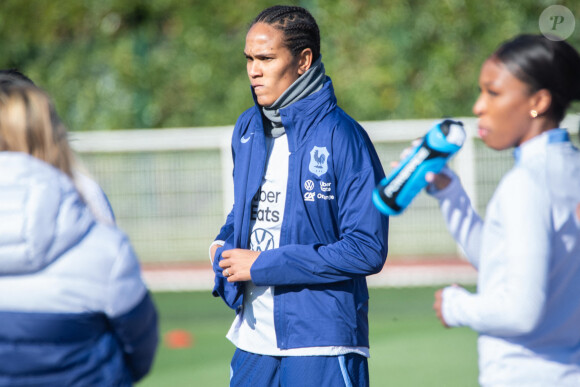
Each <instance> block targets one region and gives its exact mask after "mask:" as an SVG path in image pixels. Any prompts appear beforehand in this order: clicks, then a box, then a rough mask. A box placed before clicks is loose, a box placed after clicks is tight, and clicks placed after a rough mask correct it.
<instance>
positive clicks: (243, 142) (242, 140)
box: [240, 133, 254, 144]
mask: <svg viewBox="0 0 580 387" xmlns="http://www.w3.org/2000/svg"><path fill="white" fill-rule="evenodd" d="M252 134H254V133H250V134H248V137H242V138H241V139H240V141H241V143H242V144H245V143H247V142H248V141H250V138H251V137H252Z"/></svg>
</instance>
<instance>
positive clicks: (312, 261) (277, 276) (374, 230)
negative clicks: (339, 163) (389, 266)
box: [251, 168, 388, 286]
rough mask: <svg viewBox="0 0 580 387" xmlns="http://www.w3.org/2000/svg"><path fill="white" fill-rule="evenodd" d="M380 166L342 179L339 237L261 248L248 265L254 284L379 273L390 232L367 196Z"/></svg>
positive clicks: (309, 281) (308, 281)
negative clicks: (266, 248) (324, 242)
mask: <svg viewBox="0 0 580 387" xmlns="http://www.w3.org/2000/svg"><path fill="white" fill-rule="evenodd" d="M380 172H382V170H381V171H376V170H375V171H374V170H373V168H368V169H366V170H365V171H360V173H357V174H356V175H355V176H353V178H352V179H350V180H349V181H345V182H344V184H343V189H342V190H341V196H342V199H339V200H340V202H339V208H340V209H339V219H340V229H341V235H340V238H339V240H338V241H336V242H334V243H330V244H326V245H325V244H322V243H320V244H308V245H300V244H291V245H285V246H282V247H280V248H277V249H273V250H267V251H263V252H262V253H260V255H259V257H258V259H257V260H256V261H255V262H254V264H253V265H252V269H251V275H252V281H253V282H254V283H255V284H256V285H258V286H279V285H299V284H302V285H305V284H322V283H331V282H338V281H343V280H349V279H352V278H355V277H360V276H367V275H371V274H375V273H378V272H379V271H380V270H381V269H382V267H383V265H384V263H385V260H386V257H387V234H388V218H387V217H385V216H382V215H381V214H380V213H379V211H377V209H376V208H374V205H373V204H372V200H371V193H372V190H373V189H374V187H375V181H378V180H380V175H381V173H380ZM375 175H376V176H375ZM377 176H378V177H377ZM377 179H378V180H377Z"/></svg>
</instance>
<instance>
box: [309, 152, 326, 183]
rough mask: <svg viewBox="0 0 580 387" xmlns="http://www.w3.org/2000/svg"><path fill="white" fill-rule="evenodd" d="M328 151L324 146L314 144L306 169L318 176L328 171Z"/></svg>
mask: <svg viewBox="0 0 580 387" xmlns="http://www.w3.org/2000/svg"><path fill="white" fill-rule="evenodd" d="M329 156H330V153H328V151H327V150H326V147H325V146H322V147H320V146H315V147H314V148H312V150H311V151H310V165H309V166H308V170H309V171H310V172H312V173H314V174H315V175H316V176H318V177H320V176H322V175H324V174H325V173H326V172H327V171H328V158H329Z"/></svg>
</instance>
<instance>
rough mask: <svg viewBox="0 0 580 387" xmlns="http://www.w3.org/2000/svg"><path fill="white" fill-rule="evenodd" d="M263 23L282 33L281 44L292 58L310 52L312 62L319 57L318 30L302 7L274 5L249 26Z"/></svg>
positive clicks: (311, 17)
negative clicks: (307, 49) (307, 50)
mask: <svg viewBox="0 0 580 387" xmlns="http://www.w3.org/2000/svg"><path fill="white" fill-rule="evenodd" d="M256 23H265V24H268V25H271V26H272V27H274V28H276V29H278V30H280V31H282V32H283V33H284V40H283V44H284V45H285V46H286V47H287V48H288V49H289V50H290V52H291V53H292V55H293V56H297V55H299V54H300V53H301V52H302V50H304V49H305V48H310V49H311V50H312V60H313V62H314V61H316V60H317V59H318V57H319V56H320V30H319V29H318V24H316V20H314V17H313V16H312V15H311V14H310V12H308V11H307V10H306V9H304V8H302V7H294V6H286V5H275V6H273V7H270V8H266V9H265V10H263V11H262V12H260V14H259V15H258V16H256V18H255V19H254V20H253V21H252V23H251V24H250V28H252V26H253V25H254V24H256Z"/></svg>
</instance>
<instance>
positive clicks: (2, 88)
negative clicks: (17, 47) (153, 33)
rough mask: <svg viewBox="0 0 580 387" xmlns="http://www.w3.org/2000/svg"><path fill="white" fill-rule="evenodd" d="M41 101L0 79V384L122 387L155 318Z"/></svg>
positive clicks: (152, 335)
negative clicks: (79, 185) (78, 184)
mask: <svg viewBox="0 0 580 387" xmlns="http://www.w3.org/2000/svg"><path fill="white" fill-rule="evenodd" d="M72 178H73V171H72V159H71V150H70V147H69V144H68V141H67V133H66V129H65V128H64V126H63V124H62V123H61V121H60V119H59V117H58V116H57V114H56V111H55V109H54V107H53V105H52V103H51V101H50V99H49V97H48V96H47V95H46V94H45V93H44V92H43V91H41V90H40V89H39V88H37V87H35V86H33V85H31V84H27V83H23V82H14V83H10V84H2V83H1V82H0V295H1V297H0V386H23V385H27V386H29V385H35V386H130V385H132V384H133V383H134V382H136V381H138V380H140V379H141V378H143V376H145V375H146V374H147V373H148V372H149V369H150V367H151V365H152V362H153V358H154V354H155V351H156V347H157V342H158V333H157V312H156V309H155V306H154V304H153V302H152V299H151V297H150V294H149V292H148V290H147V288H146V286H145V284H144V282H143V280H142V278H141V271H140V266H139V262H138V260H137V257H136V256H135V253H134V252H133V249H132V247H131V244H130V242H129V240H128V238H127V236H126V235H125V234H124V233H123V232H121V231H120V230H119V229H117V228H116V227H114V226H111V225H107V224H104V223H101V222H98V221H96V220H95V217H94V216H93V214H92V213H91V211H90V210H89V208H88V207H87V205H86V204H85V203H84V201H83V200H82V198H81V195H80V194H79V192H78V191H77V189H76V188H75V186H74V184H73V181H72Z"/></svg>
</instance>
